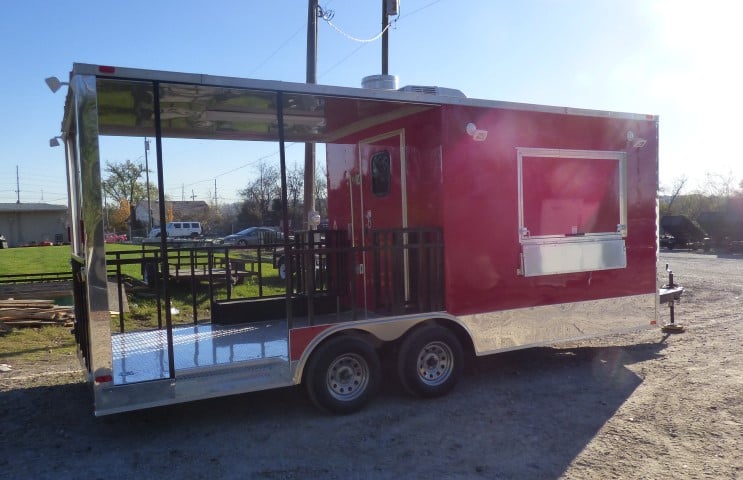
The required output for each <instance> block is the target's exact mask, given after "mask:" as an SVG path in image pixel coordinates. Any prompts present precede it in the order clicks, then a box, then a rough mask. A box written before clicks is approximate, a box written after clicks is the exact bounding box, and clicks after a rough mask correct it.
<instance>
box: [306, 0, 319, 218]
mask: <svg viewBox="0 0 743 480" xmlns="http://www.w3.org/2000/svg"><path fill="white" fill-rule="evenodd" d="M317 2H318V0H308V5H307V83H317ZM314 211H315V144H314V143H305V144H304V220H303V222H306V224H307V229H308V230H309V229H310V228H311V227H310V224H309V220H308V219H309V215H310V212H314Z"/></svg>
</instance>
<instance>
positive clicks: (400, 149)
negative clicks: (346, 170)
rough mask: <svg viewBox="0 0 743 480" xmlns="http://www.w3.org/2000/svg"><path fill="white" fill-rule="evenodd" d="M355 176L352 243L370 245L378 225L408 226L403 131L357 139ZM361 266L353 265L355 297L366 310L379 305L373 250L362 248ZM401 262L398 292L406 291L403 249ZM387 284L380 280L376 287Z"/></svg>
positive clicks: (390, 226) (384, 226) (402, 293)
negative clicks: (356, 279)
mask: <svg viewBox="0 0 743 480" xmlns="http://www.w3.org/2000/svg"><path fill="white" fill-rule="evenodd" d="M358 152H359V158H358V165H357V166H356V168H357V169H358V170H357V172H358V176H357V178H358V179H359V181H357V182H355V184H356V186H355V189H356V192H354V195H353V197H354V199H353V202H354V207H353V209H354V235H353V236H354V243H355V244H356V245H360V246H362V247H365V248H368V247H372V246H373V239H372V232H373V231H376V230H380V229H400V228H407V226H408V209H407V194H406V175H405V131H404V130H402V129H401V130H396V131H393V132H390V133H386V134H383V135H379V136H376V137H372V138H368V139H366V140H362V141H361V142H359V148H358ZM360 261H361V264H362V265H363V267H361V268H359V269H357V273H358V277H359V279H358V285H359V287H360V288H359V289H358V291H359V293H360V294H361V296H362V298H359V299H358V300H359V301H360V302H362V305H365V306H366V308H367V309H368V310H370V311H375V310H377V308H378V307H379V305H377V302H376V300H375V298H376V295H377V294H378V293H379V292H377V291H376V289H375V282H374V274H375V271H374V268H375V265H374V252H371V251H368V250H365V251H364V252H363V253H362V254H361V258H360ZM402 263H403V264H402V265H397V267H400V268H402V269H403V271H404V281H403V285H396V288H398V289H400V290H401V292H398V293H399V294H400V295H404V296H405V298H406V299H407V297H408V295H409V287H408V282H409V277H408V265H407V264H408V258H407V252H404V260H403V262H402ZM380 286H381V288H382V289H384V288H389V287H390V285H388V284H385V283H384V282H383V284H382V285H379V284H378V285H376V288H380Z"/></svg>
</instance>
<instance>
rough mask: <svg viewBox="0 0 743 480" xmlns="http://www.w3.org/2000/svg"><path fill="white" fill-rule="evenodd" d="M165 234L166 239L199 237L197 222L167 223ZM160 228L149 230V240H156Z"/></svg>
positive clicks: (199, 225)
mask: <svg viewBox="0 0 743 480" xmlns="http://www.w3.org/2000/svg"><path fill="white" fill-rule="evenodd" d="M165 234H166V236H168V237H198V236H199V235H201V223H199V222H168V223H166V224H165ZM159 236H160V227H155V228H153V229H152V230H150V234H149V235H148V237H149V238H158V237H159Z"/></svg>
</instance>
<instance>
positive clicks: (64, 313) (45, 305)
mask: <svg viewBox="0 0 743 480" xmlns="http://www.w3.org/2000/svg"><path fill="white" fill-rule="evenodd" d="M74 320H75V314H74V313H73V310H72V307H62V306H59V305H55V304H54V301H52V300H26V299H23V300H14V299H12V298H10V299H7V300H0V329H5V330H7V329H8V328H11V327H17V328H22V327H42V326H45V325H57V326H63V327H71V326H72V325H73V322H74Z"/></svg>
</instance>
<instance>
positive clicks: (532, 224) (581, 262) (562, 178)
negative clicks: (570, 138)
mask: <svg viewBox="0 0 743 480" xmlns="http://www.w3.org/2000/svg"><path fill="white" fill-rule="evenodd" d="M517 153H518V182H519V185H518V187H519V188H518V194H519V201H518V205H519V239H520V242H521V244H522V257H523V258H522V267H523V268H522V273H523V274H524V275H526V276H530V275H547V274H553V273H567V272H580V271H591V270H604V269H608V268H623V267H625V266H626V255H625V243H624V238H625V237H626V235H627V226H626V225H627V218H626V217H627V205H626V203H627V200H626V185H625V168H626V167H625V163H626V156H625V153H624V152H615V151H595V150H557V149H542V148H519V149H517Z"/></svg>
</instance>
